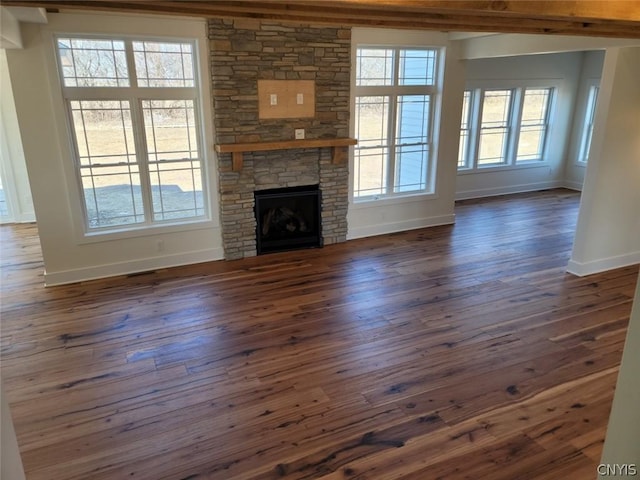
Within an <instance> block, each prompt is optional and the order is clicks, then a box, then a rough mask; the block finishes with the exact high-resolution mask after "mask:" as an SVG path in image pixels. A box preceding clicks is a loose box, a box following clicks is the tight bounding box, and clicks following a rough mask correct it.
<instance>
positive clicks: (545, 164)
mask: <svg viewBox="0 0 640 480" xmlns="http://www.w3.org/2000/svg"><path fill="white" fill-rule="evenodd" d="M549 166H550V163H549V162H548V161H543V162H539V161H532V162H527V163H522V164H520V165H497V166H495V167H493V166H486V167H478V168H467V169H463V170H458V175H476V174H478V173H492V172H504V171H509V170H523V169H527V168H543V167H549Z"/></svg>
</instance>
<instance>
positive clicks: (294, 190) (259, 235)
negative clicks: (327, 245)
mask: <svg viewBox="0 0 640 480" xmlns="http://www.w3.org/2000/svg"><path fill="white" fill-rule="evenodd" d="M320 205H321V193H320V188H319V186H318V185H305V186H302V187H288V188H274V189H270V190H258V191H256V192H255V214H256V224H257V226H256V248H257V253H258V255H261V254H263V253H271V252H282V251H286V250H295V249H299V248H314V247H321V246H322V235H321V231H322V228H321V216H320Z"/></svg>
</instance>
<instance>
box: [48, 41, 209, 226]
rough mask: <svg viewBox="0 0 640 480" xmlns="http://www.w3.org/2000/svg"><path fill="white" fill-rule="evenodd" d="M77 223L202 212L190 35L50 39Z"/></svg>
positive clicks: (159, 220) (150, 220)
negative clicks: (67, 131)
mask: <svg viewBox="0 0 640 480" xmlns="http://www.w3.org/2000/svg"><path fill="white" fill-rule="evenodd" d="M56 47H57V51H58V61H59V70H60V75H61V78H62V90H63V97H64V100H65V102H66V105H67V110H68V113H69V118H70V125H71V130H72V137H73V142H74V153H75V170H76V174H77V177H78V179H79V182H80V187H81V188H80V191H81V194H82V197H83V198H82V200H83V207H84V208H83V210H84V213H85V225H86V230H87V231H112V230H114V229H123V228H136V227H145V226H152V225H159V224H168V223H172V224H175V223H182V222H192V221H195V220H204V219H206V218H207V215H208V211H207V208H206V204H207V202H206V198H207V191H206V187H205V184H206V182H204V181H203V176H204V175H203V172H204V160H203V151H202V141H201V138H200V134H201V125H202V119H201V113H200V109H199V105H200V91H199V86H198V82H197V75H196V71H197V65H196V58H197V54H196V53H197V52H196V43H195V41H186V40H181V41H167V40H161V41H156V40H147V39H131V38H85V37H82V38H80V37H73V36H59V37H57V38H56Z"/></svg>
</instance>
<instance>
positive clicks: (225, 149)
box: [216, 138, 358, 172]
mask: <svg viewBox="0 0 640 480" xmlns="http://www.w3.org/2000/svg"><path fill="white" fill-rule="evenodd" d="M357 143H358V140H356V139H355V138H320V139H309V140H284V141H281V142H253V143H225V144H218V145H216V152H218V153H231V154H233V157H232V158H233V171H234V172H238V171H240V170H242V161H243V154H244V152H264V151H268V150H291V149H293V148H324V147H331V148H332V149H333V152H332V159H333V163H337V164H339V163H343V162H344V161H345V160H346V158H347V155H346V147H348V146H349V145H355V144H357Z"/></svg>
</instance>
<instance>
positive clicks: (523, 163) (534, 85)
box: [457, 81, 558, 174]
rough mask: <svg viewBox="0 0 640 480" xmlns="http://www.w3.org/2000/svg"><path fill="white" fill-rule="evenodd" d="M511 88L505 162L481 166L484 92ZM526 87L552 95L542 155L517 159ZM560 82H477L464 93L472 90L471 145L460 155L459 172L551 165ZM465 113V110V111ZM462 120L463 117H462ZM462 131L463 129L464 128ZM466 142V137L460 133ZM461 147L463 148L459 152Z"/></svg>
mask: <svg viewBox="0 0 640 480" xmlns="http://www.w3.org/2000/svg"><path fill="white" fill-rule="evenodd" d="M500 90H510V91H511V92H512V93H511V99H510V103H511V105H510V107H509V112H508V119H507V122H508V124H507V129H508V133H507V139H506V144H505V147H504V152H505V153H504V162H496V163H492V164H486V165H479V164H478V155H479V148H480V135H481V121H482V107H483V102H484V93H485V92H488V91H500ZM526 90H549V98H548V101H547V111H546V118H545V122H544V124H545V131H544V138H543V144H542V148H541V156H540V158H536V159H526V160H517V153H518V142H519V139H520V129H521V126H522V110H523V104H524V96H525V91H526ZM557 90H558V85H557V83H556V82H548V81H527V82H520V83H501V82H481V83H477V84H474V85H468V86H467V87H466V88H465V90H464V92H465V93H466V92H470V94H469V95H470V98H469V110H468V112H467V114H468V118H467V129H466V131H467V133H468V135H467V138H466V141H467V145H466V148H465V153H466V157H465V158H463V159H462V158H460V156H458V159H457V165H458V167H457V168H458V174H469V173H479V172H487V171H496V170H511V169H518V168H529V167H532V166H542V165H548V164H549V160H548V158H547V157H548V151H549V137H550V132H551V128H552V123H553V117H554V111H555V104H556V101H557V99H556V97H557ZM462 113H465V112H462ZM461 120H462V118H461ZM461 127H462V121H461ZM461 130H462V128H461ZM460 139H461V141H462V139H463V137H462V135H461V136H460ZM460 151H461V148H460V147H459V152H460Z"/></svg>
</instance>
